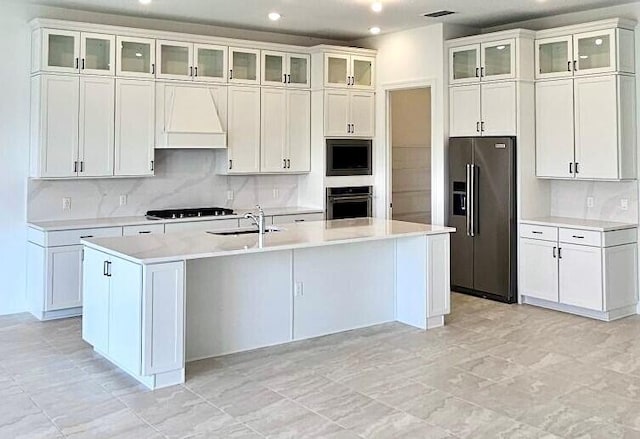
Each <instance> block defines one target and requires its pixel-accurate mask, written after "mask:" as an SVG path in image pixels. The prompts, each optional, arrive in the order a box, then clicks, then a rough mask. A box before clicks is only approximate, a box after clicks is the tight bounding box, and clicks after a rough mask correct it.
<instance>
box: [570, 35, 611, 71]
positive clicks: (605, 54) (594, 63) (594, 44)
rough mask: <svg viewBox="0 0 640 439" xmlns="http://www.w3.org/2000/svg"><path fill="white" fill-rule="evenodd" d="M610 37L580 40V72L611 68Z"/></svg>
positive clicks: (601, 36)
mask: <svg viewBox="0 0 640 439" xmlns="http://www.w3.org/2000/svg"><path fill="white" fill-rule="evenodd" d="M610 55H611V42H610V38H609V35H598V36H595V37H589V38H580V39H578V65H579V66H578V70H587V69H597V68H602V67H609V66H610V63H611V57H610Z"/></svg>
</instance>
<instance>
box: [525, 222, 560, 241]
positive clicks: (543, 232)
mask: <svg viewBox="0 0 640 439" xmlns="http://www.w3.org/2000/svg"><path fill="white" fill-rule="evenodd" d="M520 237H521V238H530V239H540V240H542V241H557V240H558V228H557V227H550V226H538V225H534V224H520Z"/></svg>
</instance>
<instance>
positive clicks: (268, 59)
mask: <svg viewBox="0 0 640 439" xmlns="http://www.w3.org/2000/svg"><path fill="white" fill-rule="evenodd" d="M283 74H284V73H283V71H282V56H279V55H265V56H264V79H265V80H266V81H270V82H283V76H282V75H283Z"/></svg>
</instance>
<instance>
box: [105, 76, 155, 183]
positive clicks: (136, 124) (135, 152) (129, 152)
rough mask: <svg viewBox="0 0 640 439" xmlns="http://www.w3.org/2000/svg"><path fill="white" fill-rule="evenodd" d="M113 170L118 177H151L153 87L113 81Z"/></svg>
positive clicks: (153, 127) (152, 83)
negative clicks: (114, 118)
mask: <svg viewBox="0 0 640 439" xmlns="http://www.w3.org/2000/svg"><path fill="white" fill-rule="evenodd" d="M115 136H116V137H115V168H114V174H115V175H118V176H147V175H153V174H154V145H155V83H154V82H153V81H145V80H136V79H117V80H116V122H115Z"/></svg>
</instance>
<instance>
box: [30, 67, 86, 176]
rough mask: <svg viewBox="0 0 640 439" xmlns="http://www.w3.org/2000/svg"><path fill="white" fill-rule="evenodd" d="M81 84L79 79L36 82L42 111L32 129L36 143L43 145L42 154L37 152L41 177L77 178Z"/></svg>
mask: <svg viewBox="0 0 640 439" xmlns="http://www.w3.org/2000/svg"><path fill="white" fill-rule="evenodd" d="M79 81H80V78H79V77H78V76H57V75H42V76H40V78H36V77H34V78H33V79H32V87H33V90H32V93H33V95H34V97H35V96H37V94H36V91H37V90H38V87H39V89H40V90H39V91H40V95H39V96H40V98H39V101H38V102H37V105H38V106H39V108H40V111H39V112H38V114H34V118H36V120H34V121H32V127H31V129H32V131H33V134H32V136H33V137H34V138H33V139H32V141H34V142H37V143H38V144H39V148H38V151H34V153H36V154H38V155H39V157H38V162H39V166H38V168H39V169H38V170H37V176H39V177H75V176H76V175H77V168H78V163H77V162H78V127H79V122H78V104H79V96H78V95H79V91H80V85H79V84H80V83H79ZM32 111H33V110H32ZM38 122H39V124H38ZM36 124H38V125H36ZM36 127H37V128H36ZM38 132H39V133H38Z"/></svg>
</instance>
